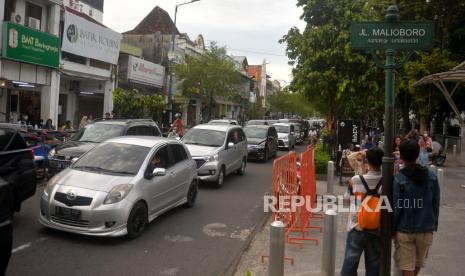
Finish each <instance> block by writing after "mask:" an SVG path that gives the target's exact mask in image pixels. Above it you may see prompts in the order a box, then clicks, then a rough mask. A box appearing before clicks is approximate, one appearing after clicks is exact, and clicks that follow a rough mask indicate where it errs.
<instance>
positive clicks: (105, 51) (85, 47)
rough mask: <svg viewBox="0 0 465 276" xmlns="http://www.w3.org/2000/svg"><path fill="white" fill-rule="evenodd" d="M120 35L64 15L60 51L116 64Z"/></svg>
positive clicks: (70, 14) (69, 14)
mask: <svg viewBox="0 0 465 276" xmlns="http://www.w3.org/2000/svg"><path fill="white" fill-rule="evenodd" d="M121 38H122V36H121V34H120V33H117V32H115V31H113V30H111V29H109V28H106V27H104V26H101V25H98V24H95V23H93V22H90V21H88V20H86V19H84V18H82V17H80V16H77V15H75V14H73V13H71V12H66V13H65V27H64V33H63V46H62V50H63V51H65V52H68V53H71V54H75V55H78V56H83V57H87V58H92V59H96V60H100V61H104V62H107V63H111V64H115V65H116V64H118V57H119V51H120V46H121Z"/></svg>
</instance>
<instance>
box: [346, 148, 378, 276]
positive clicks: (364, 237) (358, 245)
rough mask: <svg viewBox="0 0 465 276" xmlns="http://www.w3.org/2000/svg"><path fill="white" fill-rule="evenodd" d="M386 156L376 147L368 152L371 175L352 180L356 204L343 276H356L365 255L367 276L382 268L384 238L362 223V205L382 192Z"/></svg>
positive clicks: (347, 241)
mask: <svg viewBox="0 0 465 276" xmlns="http://www.w3.org/2000/svg"><path fill="white" fill-rule="evenodd" d="M383 156H384V152H383V151H382V150H381V149H380V148H378V147H374V148H372V149H370V150H368V151H367V152H366V158H367V161H368V172H367V173H366V174H364V175H356V176H354V177H352V179H351V184H352V193H353V195H355V201H352V202H351V207H350V211H351V212H350V214H349V221H348V225H347V230H348V233H347V240H346V249H345V254H344V262H343V265H342V269H341V276H356V275H357V270H358V265H359V262H360V258H361V256H362V254H363V253H364V254H365V275H367V276H377V275H378V274H379V264H380V260H379V259H380V258H379V257H380V237H379V234H378V229H366V228H364V226H363V225H362V224H360V221H359V212H360V211H361V206H362V202H364V200H365V198H366V197H367V196H372V193H377V194H378V195H379V194H380V192H381V164H382V159H383Z"/></svg>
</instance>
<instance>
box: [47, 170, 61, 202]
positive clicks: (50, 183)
mask: <svg viewBox="0 0 465 276" xmlns="http://www.w3.org/2000/svg"><path fill="white" fill-rule="evenodd" d="M58 178H59V176H58V175H55V176H54V177H52V178H51V179H50V180H49V181H48V182H47V186H45V189H44V194H45V196H46V197H49V196H50V195H51V194H52V191H53V188H54V187H55V186H56V184H57V183H58Z"/></svg>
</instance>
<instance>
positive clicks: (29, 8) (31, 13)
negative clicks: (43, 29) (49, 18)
mask: <svg viewBox="0 0 465 276" xmlns="http://www.w3.org/2000/svg"><path fill="white" fill-rule="evenodd" d="M29 17H32V18H34V19H37V20H39V22H42V7H41V6H37V5H34V4H32V3H29V2H26V25H27V27H33V26H30V24H31V23H30V22H29V21H27V20H28V18H29ZM41 24H42V23H40V24H39V29H40V26H41Z"/></svg>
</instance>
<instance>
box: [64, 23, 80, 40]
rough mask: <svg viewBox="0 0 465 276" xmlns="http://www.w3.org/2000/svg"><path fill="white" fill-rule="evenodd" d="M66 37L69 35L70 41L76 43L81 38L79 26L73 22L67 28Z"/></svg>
mask: <svg viewBox="0 0 465 276" xmlns="http://www.w3.org/2000/svg"><path fill="white" fill-rule="evenodd" d="M66 37H68V40H69V42H71V43H76V41H77V40H78V38H79V34H78V28H77V27H76V25H74V24H71V25H69V26H68V29H67V30H66Z"/></svg>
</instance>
